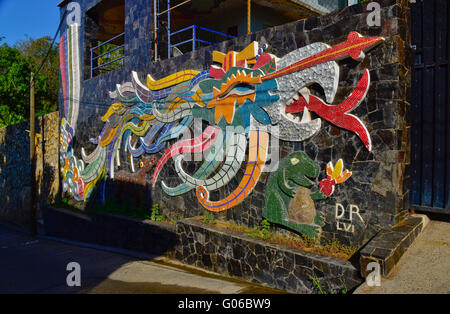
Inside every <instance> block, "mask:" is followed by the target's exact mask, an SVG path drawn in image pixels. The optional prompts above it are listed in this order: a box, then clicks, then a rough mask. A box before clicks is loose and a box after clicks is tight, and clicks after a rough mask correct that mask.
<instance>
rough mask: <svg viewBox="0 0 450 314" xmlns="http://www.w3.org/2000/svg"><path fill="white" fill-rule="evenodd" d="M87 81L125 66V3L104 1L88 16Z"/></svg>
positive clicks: (86, 37) (87, 13)
mask: <svg viewBox="0 0 450 314" xmlns="http://www.w3.org/2000/svg"><path fill="white" fill-rule="evenodd" d="M84 43H85V45H84V46H85V47H84V52H85V64H84V65H85V71H84V72H85V79H89V78H92V77H95V76H97V75H101V74H103V73H107V72H110V71H114V70H116V69H118V68H120V67H121V66H122V65H123V62H124V58H125V52H124V44H125V0H103V1H101V2H100V3H98V4H97V5H96V6H94V7H93V8H91V9H90V10H88V11H87V12H86V15H85V40H84Z"/></svg>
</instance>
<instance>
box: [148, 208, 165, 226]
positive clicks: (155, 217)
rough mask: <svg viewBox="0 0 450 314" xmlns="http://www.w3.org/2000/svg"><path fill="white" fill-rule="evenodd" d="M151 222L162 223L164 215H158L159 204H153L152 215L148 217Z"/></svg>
mask: <svg viewBox="0 0 450 314" xmlns="http://www.w3.org/2000/svg"><path fill="white" fill-rule="evenodd" d="M150 219H151V220H152V221H158V222H162V221H164V215H160V214H159V204H153V207H152V215H151V216H150Z"/></svg>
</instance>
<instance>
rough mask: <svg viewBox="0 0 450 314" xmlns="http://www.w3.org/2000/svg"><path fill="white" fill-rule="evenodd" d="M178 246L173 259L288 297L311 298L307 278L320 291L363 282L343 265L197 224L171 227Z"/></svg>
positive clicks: (183, 222) (352, 268)
mask: <svg viewBox="0 0 450 314" xmlns="http://www.w3.org/2000/svg"><path fill="white" fill-rule="evenodd" d="M177 234H178V236H179V242H180V246H179V247H178V248H177V250H176V252H175V258H176V259H178V260H180V261H181V262H183V263H185V264H188V265H194V266H196V267H200V268H202V269H206V270H209V271H213V272H215V273H218V274H222V275H225V276H230V277H234V278H239V279H241V280H242V279H243V280H246V281H249V282H252V283H257V284H261V285H265V286H268V287H272V288H276V289H280V290H287V291H289V292H293V293H313V292H315V291H314V286H313V282H312V280H311V278H310V276H314V277H316V278H318V279H319V280H320V282H321V285H322V287H323V288H324V289H325V290H329V289H333V290H336V291H342V290H343V289H347V290H348V291H350V290H352V289H354V288H355V287H357V286H358V285H360V284H361V283H362V282H363V279H362V278H361V277H360V275H359V270H358V269H357V268H356V267H355V266H353V265H352V264H351V263H350V262H349V261H344V260H340V259H337V258H333V257H328V256H321V255H317V254H313V253H309V252H304V251H300V250H296V249H291V248H286V247H282V246H279V245H275V244H271V243H267V242H265V241H262V240H258V239H254V238H250V237H248V236H246V235H243V234H240V233H236V232H232V231H229V230H224V229H219V228H217V227H215V226H213V225H207V224H203V223H202V222H200V221H198V220H195V219H193V218H190V219H185V220H181V221H179V222H178V223H177Z"/></svg>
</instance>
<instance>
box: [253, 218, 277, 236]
mask: <svg viewBox="0 0 450 314" xmlns="http://www.w3.org/2000/svg"><path fill="white" fill-rule="evenodd" d="M248 236H249V237H251V238H261V239H263V240H266V239H268V238H270V237H271V236H273V233H272V232H271V231H270V222H269V221H268V220H267V219H264V220H263V221H261V223H260V226H259V228H258V227H255V228H254V229H253V232H250V233H249V234H248Z"/></svg>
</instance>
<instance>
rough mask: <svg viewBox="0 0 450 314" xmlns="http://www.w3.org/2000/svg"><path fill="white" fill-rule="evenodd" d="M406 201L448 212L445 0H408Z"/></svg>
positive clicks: (449, 83)
mask: <svg viewBox="0 0 450 314" xmlns="http://www.w3.org/2000/svg"><path fill="white" fill-rule="evenodd" d="M410 7H411V35H412V45H413V48H414V49H415V53H413V73H412V86H411V103H412V108H411V109H412V111H411V116H412V132H411V142H412V143H411V145H412V146H411V204H412V207H413V209H420V210H427V211H433V212H444V213H450V208H449V207H450V162H449V160H450V134H449V132H450V128H449V124H450V110H449V107H450V70H449V50H450V47H449V42H450V40H449V37H450V32H449V29H450V24H449V16H450V1H448V0H416V3H411V4H410Z"/></svg>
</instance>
